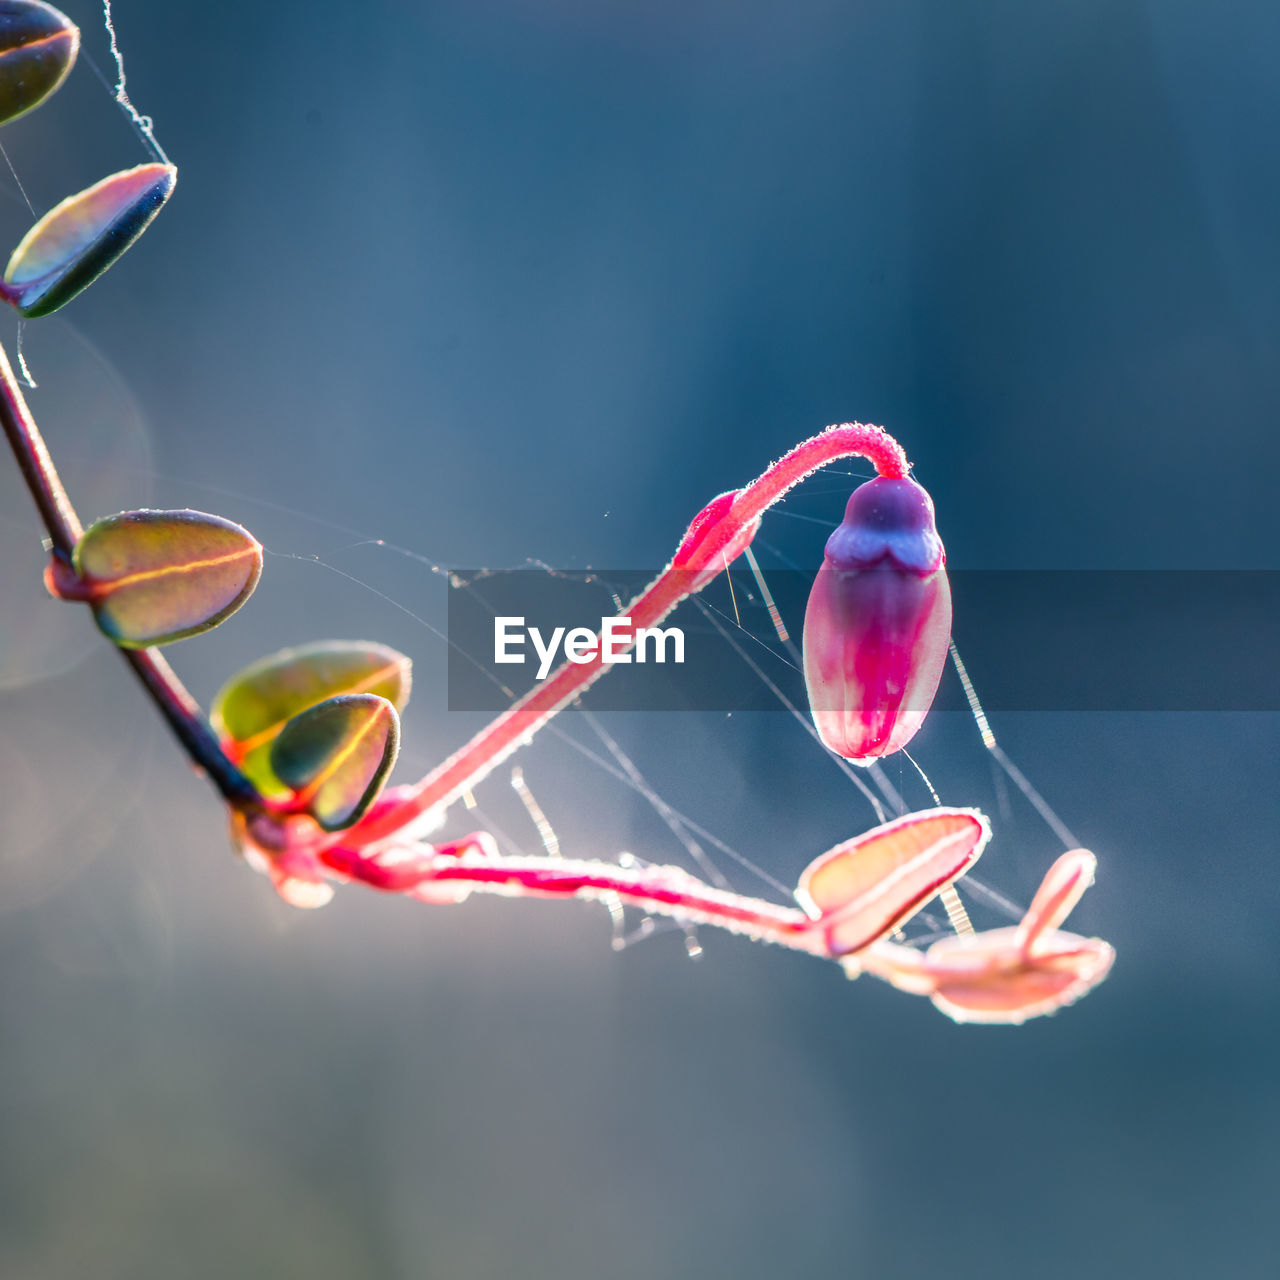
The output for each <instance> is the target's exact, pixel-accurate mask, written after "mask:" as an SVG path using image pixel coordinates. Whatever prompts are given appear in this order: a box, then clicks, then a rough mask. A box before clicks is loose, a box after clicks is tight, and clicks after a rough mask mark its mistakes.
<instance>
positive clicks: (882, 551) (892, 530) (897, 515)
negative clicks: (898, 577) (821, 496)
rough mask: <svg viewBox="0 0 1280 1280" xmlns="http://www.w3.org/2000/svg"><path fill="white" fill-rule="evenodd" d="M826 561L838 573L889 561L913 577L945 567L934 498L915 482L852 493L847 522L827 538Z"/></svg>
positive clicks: (876, 484)
mask: <svg viewBox="0 0 1280 1280" xmlns="http://www.w3.org/2000/svg"><path fill="white" fill-rule="evenodd" d="M826 556H827V561H828V562H829V563H830V564H831V566H832V567H833V568H836V569H870V568H871V567H872V566H873V565H877V564H880V563H881V562H887V563H888V564H890V565H892V566H893V567H895V568H898V569H907V570H910V571H911V572H913V573H921V574H925V573H933V572H934V570H935V569H940V568H941V567H942V566H943V565H944V564H945V563H946V555H945V554H944V552H943V550H942V540H941V539H940V538H939V537H938V530H937V528H936V527H935V525H934V517H933V499H932V498H930V497H929V495H928V494H927V493H926V492H925V491H924V490H923V489H922V488H921V487H920V486H919V485H918V484H916V482H915V481H914V480H907V479H902V480H891V479H889V478H888V477H886V476H880V477H878V478H877V479H875V480H868V481H867V483H866V484H864V485H859V486H858V488H856V489H855V490H854V491H853V496H852V497H851V498H850V499H849V503H848V505H847V506H846V507H845V509H844V522H843V523H842V524H841V525H840V527H839V528H838V529H836V531H835V532H834V533H833V534H832V535H831V537H830V538H828V539H827V549H826Z"/></svg>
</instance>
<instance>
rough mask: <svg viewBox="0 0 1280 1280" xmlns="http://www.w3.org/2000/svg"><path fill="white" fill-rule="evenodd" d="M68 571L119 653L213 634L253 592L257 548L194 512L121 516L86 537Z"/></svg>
mask: <svg viewBox="0 0 1280 1280" xmlns="http://www.w3.org/2000/svg"><path fill="white" fill-rule="evenodd" d="M72 567H73V569H74V570H75V572H76V575H77V577H78V579H79V583H78V589H79V592H80V593H81V594H82V595H83V598H84V599H85V600H87V601H88V603H89V604H90V605H91V606H92V608H93V612H94V616H95V617H96V618H97V621H98V626H99V627H101V628H102V630H103V631H104V632H106V634H107V635H109V636H110V637H111V639H112V640H114V641H115V642H116V644H118V645H121V646H122V647H124V648H126V649H141V648H145V647H146V646H148V645H155V644H169V643H171V642H172V641H174V640H181V639H183V638H184V637H185V636H194V635H198V634H199V633H200V632H201V631H208V630H209V629H210V628H211V627H216V626H217V625H218V623H220V622H221V621H222V620H223V619H224V618H226V617H228V616H230V615H231V614H233V613H234V612H235V611H236V610H237V609H238V608H239V607H240V606H241V605H242V604H243V603H244V602H245V601H246V600H247V599H248V598H249V596H250V594H251V593H252V592H253V589H254V587H256V586H257V585H258V578H259V576H260V575H261V573H262V547H261V546H260V545H259V543H258V541H257V539H256V538H254V536H253V535H252V534H251V533H249V531H248V530H247V529H242V528H241V527H240V526H239V525H238V524H233V523H232V522H231V521H230V520H224V519H222V517H221V516H210V515H205V514H204V513H203V512H200V511H125V512H123V513H121V514H120V515H116V516H107V518H106V519H105V520H99V521H98V522H97V523H96V524H94V525H91V526H90V527H89V528H88V529H86V530H85V533H84V536H83V537H82V538H81V539H80V541H79V542H78V543H77V544H76V549H75V554H74V555H73V556H72Z"/></svg>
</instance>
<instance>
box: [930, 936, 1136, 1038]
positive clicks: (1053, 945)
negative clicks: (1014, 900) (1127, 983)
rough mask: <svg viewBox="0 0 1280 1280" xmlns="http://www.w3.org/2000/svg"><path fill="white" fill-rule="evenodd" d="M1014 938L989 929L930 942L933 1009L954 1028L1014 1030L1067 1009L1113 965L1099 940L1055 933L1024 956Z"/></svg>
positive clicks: (1112, 953)
mask: <svg viewBox="0 0 1280 1280" xmlns="http://www.w3.org/2000/svg"><path fill="white" fill-rule="evenodd" d="M1019 934H1020V930H1019V929H1016V928H1008V929H992V930H989V931H987V932H985V933H977V934H972V935H970V936H968V937H963V938H945V939H943V941H941V942H935V943H934V945H933V946H932V947H930V948H929V951H928V952H927V954H926V958H925V965H926V968H927V969H928V971H929V972H930V973H931V975H932V976H933V980H934V989H933V992H932V998H933V1003H934V1004H935V1005H936V1006H937V1007H938V1008H939V1009H940V1010H941V1011H942V1012H943V1013H945V1014H946V1015H947V1016H948V1017H950V1018H952V1019H954V1020H955V1021H956V1022H983V1023H992V1024H997V1025H1013V1026H1016V1025H1018V1024H1020V1023H1023V1022H1026V1020H1027V1019H1028V1018H1038V1017H1041V1016H1042V1015H1044V1014H1047V1013H1054V1012H1055V1011H1056V1010H1058V1009H1061V1008H1064V1007H1065V1006H1066V1005H1069V1004H1073V1003H1074V1002H1075V1001H1076V1000H1079V999H1080V997H1081V996H1083V995H1085V994H1086V993H1088V992H1089V991H1091V990H1092V989H1093V988H1094V987H1096V986H1097V985H1098V983H1100V982H1101V981H1102V980H1103V978H1105V977H1106V976H1107V973H1108V972H1109V971H1110V969H1111V965H1112V962H1113V961H1114V960H1115V951H1114V950H1113V949H1112V947H1111V946H1110V944H1109V943H1106V942H1103V941H1102V939H1101V938H1081V937H1078V936H1077V935H1076V934H1074V933H1064V932H1062V931H1060V930H1053V931H1051V932H1049V933H1047V934H1042V935H1041V936H1040V938H1039V940H1038V941H1037V943H1036V948H1035V951H1034V952H1033V953H1032V954H1031V955H1030V956H1026V955H1024V954H1023V952H1022V950H1021V941H1020V937H1019Z"/></svg>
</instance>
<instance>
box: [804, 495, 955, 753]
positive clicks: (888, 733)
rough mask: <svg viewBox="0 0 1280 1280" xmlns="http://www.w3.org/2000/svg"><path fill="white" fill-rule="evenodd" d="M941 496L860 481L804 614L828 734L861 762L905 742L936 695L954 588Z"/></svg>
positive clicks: (807, 655)
mask: <svg viewBox="0 0 1280 1280" xmlns="http://www.w3.org/2000/svg"><path fill="white" fill-rule="evenodd" d="M945 565H946V553H945V552H944V551H943V548H942V542H941V541H940V540H939V538H938V531H937V529H936V527H935V525H934V518H933V502H932V500H931V499H930V497H929V495H928V494H927V493H926V492H925V491H924V490H923V489H922V488H921V487H920V486H919V485H918V484H916V482H915V481H914V480H909V479H906V478H903V479H889V478H887V477H884V476H881V477H879V478H877V479H875V480H869V481H868V482H867V483H866V484H864V485H860V486H859V487H858V488H857V489H855V490H854V492H853V496H852V497H851V498H850V499H849V503H848V506H847V507H846V508H845V514H844V521H843V523H842V524H841V525H840V526H839V528H837V529H836V531H835V532H834V533H833V534H832V535H831V537H830V538H829V539H828V540H827V546H826V555H825V557H824V559H823V563H822V568H821V569H819V570H818V574H817V577H816V578H815V579H814V583H813V588H812V590H811V591H810V593H809V604H808V608H807V609H806V610H805V617H804V677H805V685H806V687H807V689H808V692H809V707H810V710H811V711H812V713H813V722H814V724H815V725H816V726H817V729H818V733H819V735H820V736H821V738H822V741H823V742H824V743H825V744H826V745H827V746H828V747H830V749H831V750H832V751H835V752H836V753H837V754H839V755H842V756H844V757H845V758H846V759H848V760H852V761H853V763H854V764H863V765H866V764H872V763H874V762H875V761H876V760H877V759H878V758H879V757H881V756H885V755H889V754H890V753H891V752H894V751H898V750H900V749H901V748H902V747H904V746H906V744H907V743H908V742H910V741H911V739H912V738H913V737H914V736H915V734H916V732H917V731H918V730H919V728H920V726H921V725H922V724H923V723H924V718H925V716H926V714H927V713H928V711H929V707H930V706H931V705H932V703H933V697H934V694H935V693H936V692H937V690H938V681H939V680H941V678H942V668H943V665H944V664H945V662H946V658H947V646H948V643H949V642H950V639H951V588H950V585H949V584H948V582H947V572H946V568H945Z"/></svg>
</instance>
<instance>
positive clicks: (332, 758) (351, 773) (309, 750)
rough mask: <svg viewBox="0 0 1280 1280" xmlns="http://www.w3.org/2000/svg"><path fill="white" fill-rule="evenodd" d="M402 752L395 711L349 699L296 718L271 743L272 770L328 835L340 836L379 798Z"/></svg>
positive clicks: (361, 697)
mask: <svg viewBox="0 0 1280 1280" xmlns="http://www.w3.org/2000/svg"><path fill="white" fill-rule="evenodd" d="M399 750H400V717H399V716H398V715H397V714H396V709H395V707H393V706H392V705H391V703H390V702H388V701H387V699H386V698H380V697H378V696H377V695H376V694H371V693H356V694H347V695H343V696H341V697H337V698H329V699H327V700H326V701H324V702H321V703H319V704H317V705H316V706H314V707H310V708H308V709H307V710H306V711H303V712H301V713H300V714H299V715H296V716H294V717H293V719H292V720H290V721H289V723H288V724H286V725H285V726H284V728H283V729H281V730H280V733H279V734H278V735H277V736H276V739H275V741H274V742H273V743H272V744H271V767H272V769H273V770H274V772H275V774H276V776H277V777H278V778H279V779H280V780H281V781H282V782H283V783H284V784H285V785H286V786H288V787H290V788H291V789H292V790H293V791H294V792H295V793H296V799H297V802H298V803H299V804H300V805H301V806H302V807H303V808H305V809H306V811H307V812H308V813H310V814H311V816H312V817H313V818H314V819H315V820H316V822H318V823H319V824H320V826H321V827H322V828H323V829H324V830H325V831H341V830H342V829H343V828H344V827H349V826H350V825H351V824H352V823H353V822H355V821H357V819H359V818H360V817H361V815H362V814H364V813H365V811H366V810H367V809H368V808H369V806H370V805H371V804H372V803H373V802H374V800H376V799H377V797H378V793H379V792H380V791H381V790H382V785H383V783H384V782H385V781H386V779H387V774H389V773H390V772H391V766H392V765H393V764H395V760H396V755H397V753H398V752H399Z"/></svg>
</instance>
